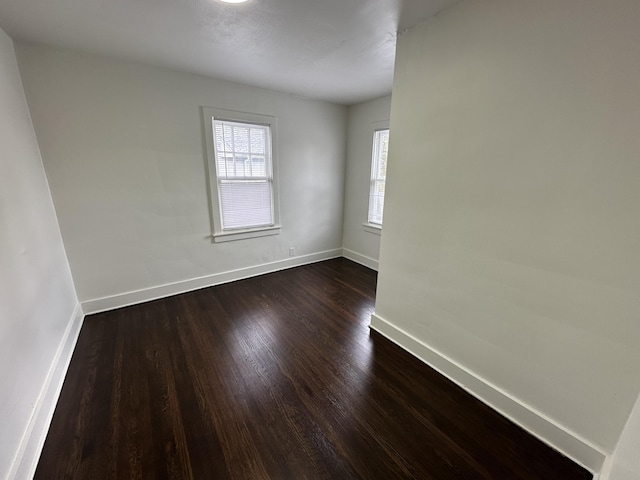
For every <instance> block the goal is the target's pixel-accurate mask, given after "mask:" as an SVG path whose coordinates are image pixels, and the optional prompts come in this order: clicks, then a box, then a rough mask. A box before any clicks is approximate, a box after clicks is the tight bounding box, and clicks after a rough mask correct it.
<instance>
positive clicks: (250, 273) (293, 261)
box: [82, 248, 342, 315]
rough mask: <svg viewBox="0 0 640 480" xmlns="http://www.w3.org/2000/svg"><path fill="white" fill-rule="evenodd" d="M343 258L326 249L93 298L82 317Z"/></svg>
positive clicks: (88, 301) (85, 305)
mask: <svg viewBox="0 0 640 480" xmlns="http://www.w3.org/2000/svg"><path fill="white" fill-rule="evenodd" d="M340 256H342V249H341V248H336V249H334V250H326V251H324V252H317V253H312V254H309V255H302V256H296V257H290V258H286V259H284V260H277V261H275V262H269V263H263V264H261V265H255V266H252V267H245V268H239V269H237V270H229V271H226V272H220V273H214V274H212V275H205V276H203V277H198V278H191V279H188V280H182V281H178V282H173V283H167V284H164V285H158V286H155V287H150V288H143V289H140V290H134V291H131V292H124V293H120V294H117V295H111V296H108V297H102V298H94V299H91V300H86V301H84V302H82V309H83V310H84V312H85V314H87V315H88V314H90V313H98V312H104V311H106V310H113V309H116V308H120V307H126V306H128V305H135V304H138V303H143V302H148V301H151V300H157V299H159V298H164V297H170V296H172V295H177V294H179V293H185V292H190V291H193V290H199V289H201V288H206V287H212V286H214V285H220V284H221V283H228V282H235V281H236V280H242V279H243V278H249V277H255V276H257V275H263V274H265V273H271V272H277V271H278V270H285V269H287V268H292V267H298V266H300V265H306V264H308V263H315V262H320V261H322V260H329V259H331V258H336V257H340Z"/></svg>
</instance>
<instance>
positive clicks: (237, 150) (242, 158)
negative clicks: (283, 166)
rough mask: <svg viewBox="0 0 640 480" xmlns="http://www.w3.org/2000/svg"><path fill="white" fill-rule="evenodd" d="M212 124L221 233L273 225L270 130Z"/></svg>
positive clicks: (239, 124)
mask: <svg viewBox="0 0 640 480" xmlns="http://www.w3.org/2000/svg"><path fill="white" fill-rule="evenodd" d="M212 122H213V125H212V126H213V135H214V150H215V164H216V180H217V193H218V199H219V206H220V217H221V223H222V226H221V227H222V230H223V231H226V230H237V229H251V228H257V227H268V226H272V225H274V223H275V221H274V204H273V166H272V158H271V152H272V150H271V128H270V126H269V125H262V124H254V123H245V122H238V121H229V120H223V119H219V118H215V117H213V118H212Z"/></svg>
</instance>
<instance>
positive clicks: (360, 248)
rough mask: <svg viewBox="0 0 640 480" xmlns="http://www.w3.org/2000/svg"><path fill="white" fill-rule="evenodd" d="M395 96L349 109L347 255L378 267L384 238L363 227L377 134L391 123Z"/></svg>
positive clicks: (345, 220)
mask: <svg viewBox="0 0 640 480" xmlns="http://www.w3.org/2000/svg"><path fill="white" fill-rule="evenodd" d="M390 110H391V96H386V97H382V98H378V99H376V100H371V101H369V102H365V103H359V104H357V105H353V106H351V107H349V113H348V130H347V131H348V137H347V170H346V180H345V191H344V226H343V240H342V244H343V247H344V248H345V252H344V254H345V256H347V257H349V258H351V259H352V260H355V261H357V262H360V263H363V264H365V265H367V266H369V267H372V268H376V269H377V268H378V255H379V252H380V235H379V234H376V233H371V230H370V229H365V228H364V227H363V224H364V223H367V216H368V210H369V187H370V178H371V149H372V146H373V131H374V129H375V127H376V124H377V128H380V126H379V124H380V122H384V121H387V122H388V121H389V114H390V113H391V112H390Z"/></svg>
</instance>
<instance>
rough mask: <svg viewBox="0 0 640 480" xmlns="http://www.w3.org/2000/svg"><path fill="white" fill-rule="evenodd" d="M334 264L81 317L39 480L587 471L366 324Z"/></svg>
mask: <svg viewBox="0 0 640 480" xmlns="http://www.w3.org/2000/svg"><path fill="white" fill-rule="evenodd" d="M375 286H376V274H375V272H373V271H372V270H369V269H367V268H365V267H362V266H360V265H358V264H355V263H353V262H351V261H349V260H346V259H335V260H330V261H326V262H320V263H316V264H313V265H307V266H304V267H298V268H293V269H290V270H286V271H282V272H277V273H273V274H269V275H264V276H260V277H255V278H250V279H247V280H243V281H239V282H233V283H230V284H226V285H220V286H217V287H212V288H208V289H203V290H199V291H196V292H190V293H186V294H183V295H178V296H174V297H169V298H166V299H162V300H156V301H153V302H149V303H146V304H142V305H136V306H132V307H127V308H123V309H119V310H115V311H111V312H105V313H100V314H96V315H91V316H89V317H87V318H86V319H85V322H84V325H83V327H82V331H81V333H80V337H79V339H78V343H77V346H76V350H75V352H74V355H73V358H72V361H71V365H70V367H69V370H68V372H67V376H66V379H65V383H64V386H63V390H62V393H61V396H60V399H59V402H58V405H57V407H56V411H55V414H54V417H53V421H52V424H51V427H50V430H49V434H48V436H47V440H46V443H45V446H44V449H43V452H42V455H41V458H40V462H39V464H38V468H37V471H36V475H35V478H36V479H38V480H39V479H81V480H82V479H92V480H93V479H125V478H126V479H138V478H139V479H150V478H152V479H216V480H217V479H230V480H231V479H233V480H235V479H238V480H262V479H277V480H280V479H292V480H298V479H327V480H335V479H385V480H386V479H423V480H455V479H457V480H459V479H465V480H473V479H479V480H480V479H499V480H502V479H505V480H506V479H508V480H512V479H514V480H515V479H522V480H532V479H535V480H560V479H561V480H584V479H590V478H591V475H590V474H589V472H587V471H586V470H584V469H582V468H581V467H579V466H578V465H576V464H574V463H573V462H571V461H570V460H568V459H567V458H565V457H563V456H562V455H560V454H558V453H557V452H554V451H553V450H551V449H550V448H549V447H547V446H545V445H544V444H543V443H542V442H540V441H538V440H536V439H535V438H533V437H531V436H530V435H528V434H527V433H526V432H524V431H523V430H521V429H520V428H518V427H517V426H515V425H513V424H512V423H511V422H509V421H508V420H506V419H505V418H504V417H502V416H500V415H499V414H497V413H496V412H494V411H493V410H491V409H490V408H489V407H487V406H486V405H484V404H482V403H481V402H480V401H478V400H477V399H475V398H474V397H472V396H470V395H469V394H467V393H466V392H464V391H463V390H462V389H460V388H459V387H457V386H456V385H454V384H453V383H451V382H450V381H448V380H447V379H445V378H444V377H442V376H441V375H440V374H438V373H437V372H435V371H434V370H432V369H431V368H429V367H428V366H426V365H425V364H423V363H422V362H420V361H419V360H417V359H416V358H415V357H412V356H411V355H409V354H408V353H407V352H405V351H403V350H402V349H400V348H399V347H398V346H396V345H394V344H392V343H391V342H389V341H388V340H387V339H385V338H384V337H382V336H381V335H379V334H377V333H376V332H373V331H370V330H369V328H368V323H369V319H370V316H371V313H372V312H373V306H374V299H375Z"/></svg>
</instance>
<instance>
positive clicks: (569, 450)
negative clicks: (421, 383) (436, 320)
mask: <svg viewBox="0 0 640 480" xmlns="http://www.w3.org/2000/svg"><path fill="white" fill-rule="evenodd" d="M370 328H371V329H373V330H375V331H376V332H378V333H380V334H382V335H384V336H385V337H387V338H388V339H389V340H391V341H392V342H394V343H396V344H397V345H399V346H400V347H402V348H403V349H404V350H406V351H408V352H409V353H411V354H412V355H414V356H415V357H417V358H418V359H420V360H422V361H423V362H425V363H426V364H427V365H429V366H430V367H432V368H433V369H434V370H436V371H438V372H439V373H441V374H442V375H444V376H445V377H447V378H448V379H449V380H451V381H452V382H454V383H455V384H457V385H458V386H460V387H461V388H463V389H464V390H466V391H467V392H468V393H470V394H471V395H473V396H474V397H476V398H478V399H480V400H481V401H482V402H484V403H485V404H487V405H488V406H490V407H491V408H493V409H494V410H496V411H497V412H499V413H500V414H502V415H503V416H505V417H506V418H508V419H509V420H511V421H512V422H514V423H515V424H516V425H518V426H520V427H521V428H523V429H525V430H526V431H527V432H529V433H530V434H532V435H533V436H535V437H537V438H538V439H540V440H542V441H543V442H544V443H546V444H547V445H549V446H551V447H552V448H554V449H556V450H558V451H559V452H560V453H562V454H564V455H565V456H567V457H569V458H571V459H572V460H573V461H575V462H576V463H578V464H580V465H582V466H583V467H585V468H586V469H588V470H589V471H590V472H592V473H596V472H599V471H600V469H601V468H602V465H603V462H604V460H605V458H606V456H607V454H606V452H605V451H604V449H602V448H600V447H598V446H596V445H594V444H592V443H591V442H589V441H588V440H586V439H584V438H582V437H580V435H578V434H577V433H575V432H572V431H570V430H569V429H567V428H566V427H564V426H562V425H560V424H559V423H557V422H556V421H554V420H553V419H551V418H549V417H547V416H546V415H545V414H543V413H542V412H539V411H537V410H536V409H535V408H533V407H531V406H529V405H527V404H526V403H524V402H523V401H521V400H519V399H517V398H515V397H513V396H512V395H511V394H509V393H508V392H506V391H504V390H502V389H501V388H500V387H498V386H496V385H493V384H492V383H491V382H489V381H487V380H485V379H483V378H482V377H480V376H478V375H476V374H475V373H473V372H472V371H471V370H469V369H467V368H466V367H464V366H462V365H460V364H459V363H457V362H456V361H455V360H452V359H450V358H448V357H447V356H446V355H444V354H442V353H440V352H438V351H437V350H435V349H434V348H432V347H430V346H429V345H427V344H425V343H424V342H422V341H421V340H419V339H417V338H415V337H414V336H413V335H411V334H410V333H408V332H405V331H404V330H402V329H401V328H398V327H397V326H395V325H393V324H392V323H391V322H389V321H387V320H385V319H384V318H382V317H380V316H379V315H377V314H376V313H373V314H372V315H371V324H370Z"/></svg>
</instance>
